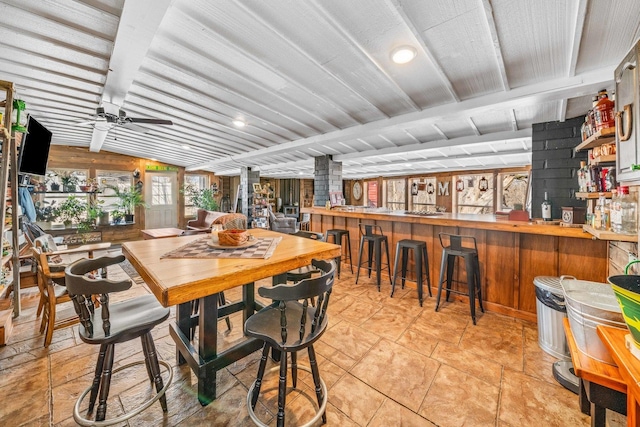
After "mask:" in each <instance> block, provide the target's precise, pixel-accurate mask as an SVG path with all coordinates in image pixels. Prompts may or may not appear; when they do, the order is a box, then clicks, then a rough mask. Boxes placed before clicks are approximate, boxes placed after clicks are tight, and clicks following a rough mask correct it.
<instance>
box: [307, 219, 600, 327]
mask: <svg viewBox="0 0 640 427" xmlns="http://www.w3.org/2000/svg"><path fill="white" fill-rule="evenodd" d="M301 212H302V213H309V214H311V230H313V231H317V232H325V231H326V230H328V229H331V228H341V229H347V230H349V235H350V239H351V247H352V250H353V259H354V264H355V263H356V262H357V258H358V248H359V241H360V236H359V234H358V233H359V232H358V223H360V222H363V223H367V224H377V225H380V226H381V227H382V230H383V231H384V233H385V235H387V236H388V239H389V254H390V256H391V270H392V271H393V262H394V257H395V247H396V243H397V242H398V241H400V240H402V239H416V240H424V241H426V243H427V252H428V256H429V273H430V276H431V286H432V292H433V293H434V296H435V292H436V291H437V286H438V278H439V276H440V259H441V256H442V249H441V247H440V242H439V239H438V233H441V232H444V233H452V234H463V235H469V236H474V237H475V238H476V240H477V244H478V255H479V258H480V268H481V279H482V299H483V301H484V302H485V309H486V310H489V311H493V312H496V313H501V314H505V315H508V316H513V317H517V318H520V319H525V320H530V321H534V322H535V321H536V296H535V286H534V285H533V279H534V278H535V277H536V276H557V277H559V276H561V275H571V276H575V277H577V278H579V279H582V280H591V281H596V282H606V277H607V246H608V244H607V242H606V241H603V240H597V239H595V238H593V236H591V235H590V234H588V233H585V232H584V231H583V230H582V229H581V228H568V227H560V226H558V225H544V224H535V223H530V222H525V221H505V220H496V219H495V217H494V215H471V214H454V213H442V214H439V215H417V214H407V213H404V211H386V210H384V209H369V208H349V209H345V208H341V209H340V210H336V209H332V210H327V209H325V208H321V207H312V208H302V209H301ZM461 270H464V268H462V269H461ZM362 273H363V272H361V274H362ZM465 277H466V276H465V275H464V272H462V273H461V274H459V277H458V279H459V280H466V278H465ZM385 278H386V276H385V275H384V274H383V279H385ZM384 283H385V281H384V280H383V284H384ZM459 288H460V287H459ZM460 289H462V288H460ZM386 291H390V287H389V286H387V287H384V286H383V292H386ZM425 291H426V289H425ZM454 297H456V298H463V299H464V298H465V297H457V296H454V295H453V294H452V298H454ZM416 304H418V302H417V297H416Z"/></svg>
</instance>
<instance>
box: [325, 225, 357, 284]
mask: <svg viewBox="0 0 640 427" xmlns="http://www.w3.org/2000/svg"><path fill="white" fill-rule="evenodd" d="M329 236H332V237H333V243H335V244H336V245H340V246H342V238H343V237H345V236H346V237H347V250H348V251H349V252H348V253H345V252H344V251H343V252H342V253H343V255H341V256H340V257H339V258H336V264H338V279H339V278H340V264H342V260H344V261H345V262H346V261H347V258H349V265H350V266H351V274H353V258H352V257H351V238H350V237H349V230H342V229H339V228H334V229H332V230H327V231H325V233H324V241H325V242H328V241H329Z"/></svg>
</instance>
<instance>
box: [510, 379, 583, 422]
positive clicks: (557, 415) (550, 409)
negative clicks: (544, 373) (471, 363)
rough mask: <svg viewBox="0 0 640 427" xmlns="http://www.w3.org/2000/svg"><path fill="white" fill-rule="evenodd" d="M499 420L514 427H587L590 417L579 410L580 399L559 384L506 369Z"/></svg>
mask: <svg viewBox="0 0 640 427" xmlns="http://www.w3.org/2000/svg"><path fill="white" fill-rule="evenodd" d="M500 421H503V422H506V423H508V424H510V425H513V426H525V425H531V426H533V425H544V426H576V427H577V426H586V425H589V422H590V418H589V417H587V416H586V415H583V414H582V413H581V412H580V410H579V408H578V396H576V395H575V394H573V393H571V392H570V391H568V390H566V389H564V388H563V387H562V386H560V385H558V384H556V385H553V384H549V383H547V382H546V381H542V380H539V379H537V378H533V377H530V376H529V375H525V374H523V373H522V372H515V371H513V370H510V369H505V371H504V379H503V385H502V397H501V401H500Z"/></svg>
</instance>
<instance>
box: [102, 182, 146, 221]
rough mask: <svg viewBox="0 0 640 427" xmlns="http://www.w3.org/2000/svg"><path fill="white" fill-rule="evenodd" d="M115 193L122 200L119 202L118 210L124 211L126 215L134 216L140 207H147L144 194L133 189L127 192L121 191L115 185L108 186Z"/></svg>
mask: <svg viewBox="0 0 640 427" xmlns="http://www.w3.org/2000/svg"><path fill="white" fill-rule="evenodd" d="M107 188H110V189H111V190H113V191H114V193H115V195H116V196H117V197H118V198H119V199H120V201H119V202H118V210H120V211H122V212H123V213H124V215H133V213H134V212H135V210H136V207H138V206H146V203H145V202H144V199H143V198H142V194H141V193H140V192H139V191H138V190H136V189H135V188H133V187H130V188H128V189H126V190H121V189H120V188H118V187H116V186H114V185H108V186H107Z"/></svg>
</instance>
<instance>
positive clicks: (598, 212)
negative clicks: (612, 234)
mask: <svg viewBox="0 0 640 427" xmlns="http://www.w3.org/2000/svg"><path fill="white" fill-rule="evenodd" d="M603 212H604V194H601V195H600V196H599V197H598V201H597V202H596V206H595V208H593V217H592V218H593V224H591V226H592V227H593V228H595V229H596V230H601V229H602V214H603Z"/></svg>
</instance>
